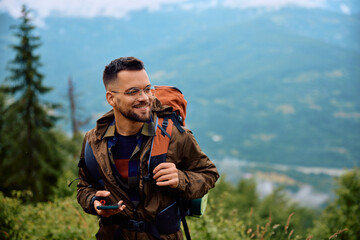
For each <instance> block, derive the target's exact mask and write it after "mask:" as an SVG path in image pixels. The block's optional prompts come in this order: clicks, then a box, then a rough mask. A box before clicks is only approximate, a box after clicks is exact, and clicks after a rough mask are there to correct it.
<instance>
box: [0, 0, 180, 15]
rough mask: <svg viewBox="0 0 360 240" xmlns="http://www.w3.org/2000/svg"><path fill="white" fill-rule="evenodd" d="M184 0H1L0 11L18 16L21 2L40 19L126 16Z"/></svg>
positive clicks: (158, 8) (156, 9)
mask: <svg viewBox="0 0 360 240" xmlns="http://www.w3.org/2000/svg"><path fill="white" fill-rule="evenodd" d="M184 2H186V0H151V1H148V0H137V1H127V0H102V1H98V0H61V1H58V0H56V1H55V0H48V1H43V0H2V1H1V2H0V11H6V12H8V13H9V14H10V15H11V16H13V17H19V15H20V9H21V6H22V5H23V4H25V5H27V6H28V8H30V9H33V10H34V11H35V13H36V16H37V17H38V18H40V19H44V18H47V17H49V16H50V15H55V16H61V17H82V18H92V17H99V16H101V17H115V18H122V17H126V16H127V15H128V13H129V12H132V11H139V10H143V9H147V10H148V11H158V10H160V9H161V7H162V6H164V5H167V4H173V5H174V4H180V3H184Z"/></svg>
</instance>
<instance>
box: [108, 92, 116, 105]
mask: <svg viewBox="0 0 360 240" xmlns="http://www.w3.org/2000/svg"><path fill="white" fill-rule="evenodd" d="M106 100H107V102H108V103H109V104H110V106H112V107H115V98H114V94H113V93H112V92H110V91H106Z"/></svg>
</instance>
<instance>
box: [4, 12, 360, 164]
mask: <svg viewBox="0 0 360 240" xmlns="http://www.w3.org/2000/svg"><path fill="white" fill-rule="evenodd" d="M0 20H1V25H0V54H1V55H2V57H1V60H0V63H1V66H2V67H1V69H0V77H1V79H3V78H4V77H5V76H6V75H7V73H6V71H5V63H6V62H7V61H8V60H9V59H10V58H11V55H12V53H11V51H10V50H9V49H7V48H6V46H7V45H8V44H9V43H11V41H12V40H13V38H12V37H11V36H10V35H9V30H8V25H9V24H10V23H13V22H14V20H12V19H11V18H9V17H8V16H7V15H5V14H0ZM359 25H360V24H359V16H358V15H344V14H339V13H335V12H330V11H325V10H312V9H298V8H285V9H282V10H279V11H269V12H265V13H258V12H256V11H239V10H227V9H219V10H217V11H215V10H204V11H198V12H191V11H189V12H186V11H176V12H163V13H157V14H153V13H148V12H137V13H135V14H133V15H132V16H131V18H130V19H126V20H122V19H116V20H114V19H106V18H101V19H99V18H96V19H64V18H49V19H47V21H46V26H45V27H44V28H39V29H38V32H39V34H40V36H41V39H42V42H43V46H42V47H41V49H40V51H39V53H40V54H41V59H42V62H43V63H44V67H43V68H42V72H43V73H44V74H45V75H46V80H45V83H46V84H48V85H51V86H54V88H55V90H54V92H53V93H52V94H51V95H49V96H48V98H49V99H54V100H56V101H62V102H64V101H66V97H65V95H66V89H67V85H66V83H67V79H68V77H69V76H72V78H73V80H74V82H75V86H76V89H77V91H78V92H79V93H80V96H79V104H82V112H83V113H84V114H88V115H96V116H98V115H99V114H101V113H103V112H105V111H107V110H108V109H109V107H108V106H107V104H106V102H105V98H104V90H103V86H102V82H101V74H102V70H103V67H104V66H105V65H106V64H107V63H108V62H109V61H110V60H112V59H114V58H116V57H119V56H127V55H134V56H137V57H139V58H141V59H143V60H144V62H145V64H146V68H147V70H148V72H149V74H150V77H151V80H152V82H153V84H166V85H175V86H178V87H179V88H180V89H181V90H182V91H183V92H184V94H185V95H186V98H187V99H188V102H189V105H188V119H187V124H188V127H189V128H190V129H192V130H193V132H194V134H195V136H196V138H197V139H198V141H199V143H200V145H201V146H202V148H203V150H204V151H205V152H206V153H208V154H209V155H210V156H211V157H212V158H214V159H217V160H221V159H223V158H225V157H233V158H237V159H245V160H248V161H251V162H265V163H281V164H288V165H304V166H319V167H325V166H326V167H336V168H342V167H351V166H354V165H359V164H360V95H359V90H360V89H359V88H360V84H359V80H360V68H359V66H360V65H359V63H360V57H359V53H360V41H359V40H360V37H359V33H358V31H355V30H354V28H358V27H359ZM63 113H64V114H65V113H66V109H64V111H63ZM94 120H95V119H94ZM63 124H68V123H66V122H64V123H63ZM93 124H94V121H93V122H92V123H91V124H90V125H88V126H86V128H84V130H86V129H89V128H90V127H91V125H93ZM64 128H65V129H68V126H67V125H64Z"/></svg>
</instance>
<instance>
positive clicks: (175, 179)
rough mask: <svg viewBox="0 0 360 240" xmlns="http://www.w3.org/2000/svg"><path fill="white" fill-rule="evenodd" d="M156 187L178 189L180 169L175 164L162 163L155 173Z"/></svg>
mask: <svg viewBox="0 0 360 240" xmlns="http://www.w3.org/2000/svg"><path fill="white" fill-rule="evenodd" d="M153 173H154V179H155V180H156V185H158V186H161V187H163V186H169V187H171V188H177V186H178V185H179V174H178V169H177V168H176V166H175V164H174V163H168V162H165V163H160V164H159V165H157V166H156V168H155V169H154V171H153Z"/></svg>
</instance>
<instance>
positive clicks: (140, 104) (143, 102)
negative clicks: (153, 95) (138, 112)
mask: <svg viewBox="0 0 360 240" xmlns="http://www.w3.org/2000/svg"><path fill="white" fill-rule="evenodd" d="M144 106H150V102H149V101H141V102H139V103H136V104H134V105H133V107H144Z"/></svg>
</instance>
